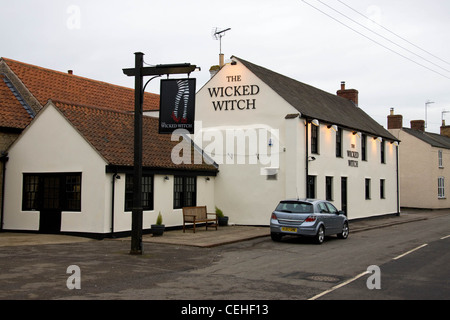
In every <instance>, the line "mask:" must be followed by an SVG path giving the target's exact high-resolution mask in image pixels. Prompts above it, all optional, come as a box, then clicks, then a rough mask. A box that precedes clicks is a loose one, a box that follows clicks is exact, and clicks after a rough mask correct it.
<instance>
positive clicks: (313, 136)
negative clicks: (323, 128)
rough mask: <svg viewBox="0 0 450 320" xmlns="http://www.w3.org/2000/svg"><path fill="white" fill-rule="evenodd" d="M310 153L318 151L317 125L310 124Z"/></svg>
mask: <svg viewBox="0 0 450 320" xmlns="http://www.w3.org/2000/svg"><path fill="white" fill-rule="evenodd" d="M311 153H316V154H317V153H319V127H317V126H315V125H311Z"/></svg>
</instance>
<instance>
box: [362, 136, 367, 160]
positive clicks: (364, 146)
mask: <svg viewBox="0 0 450 320" xmlns="http://www.w3.org/2000/svg"><path fill="white" fill-rule="evenodd" d="M361 160H362V161H367V135H365V134H362V135H361Z"/></svg>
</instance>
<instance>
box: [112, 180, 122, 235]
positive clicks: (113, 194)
mask: <svg viewBox="0 0 450 320" xmlns="http://www.w3.org/2000/svg"><path fill="white" fill-rule="evenodd" d="M116 179H120V176H119V175H118V173H117V172H116V173H114V174H113V176H112V181H111V182H112V194H111V238H114V202H115V194H116Z"/></svg>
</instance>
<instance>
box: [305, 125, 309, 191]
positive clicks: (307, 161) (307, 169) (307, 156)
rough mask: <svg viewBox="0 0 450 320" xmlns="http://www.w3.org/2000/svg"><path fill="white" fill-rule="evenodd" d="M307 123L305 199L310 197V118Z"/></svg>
mask: <svg viewBox="0 0 450 320" xmlns="http://www.w3.org/2000/svg"><path fill="white" fill-rule="evenodd" d="M305 121H306V124H305V128H306V129H305V136H306V138H305V140H306V145H305V150H306V155H305V168H306V176H305V180H306V189H305V199H306V198H308V175H309V160H308V159H309V130H308V129H309V125H308V124H309V120H308V118H305Z"/></svg>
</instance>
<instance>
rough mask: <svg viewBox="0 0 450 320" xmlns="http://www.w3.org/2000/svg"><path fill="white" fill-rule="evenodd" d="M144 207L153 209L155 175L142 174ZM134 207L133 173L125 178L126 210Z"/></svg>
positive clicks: (144, 208)
mask: <svg viewBox="0 0 450 320" xmlns="http://www.w3.org/2000/svg"><path fill="white" fill-rule="evenodd" d="M141 181H142V209H143V210H153V175H145V174H144V175H142V180H141ZM132 209H133V175H132V174H127V175H126V178H125V211H131V210H132Z"/></svg>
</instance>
